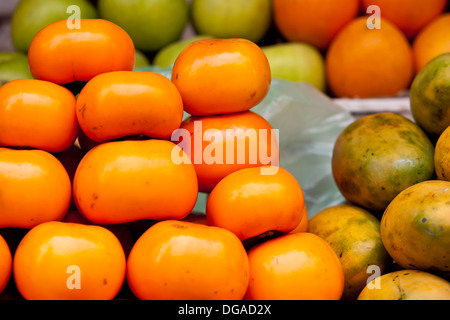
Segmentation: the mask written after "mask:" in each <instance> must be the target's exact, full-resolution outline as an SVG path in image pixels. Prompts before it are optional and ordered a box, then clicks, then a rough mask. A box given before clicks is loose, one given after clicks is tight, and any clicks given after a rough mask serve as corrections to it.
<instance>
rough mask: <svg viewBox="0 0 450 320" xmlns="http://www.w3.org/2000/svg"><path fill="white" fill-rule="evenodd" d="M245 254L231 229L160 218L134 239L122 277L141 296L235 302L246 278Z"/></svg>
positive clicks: (242, 289) (242, 294) (156, 298)
mask: <svg viewBox="0 0 450 320" xmlns="http://www.w3.org/2000/svg"><path fill="white" fill-rule="evenodd" d="M248 268H249V266H248V258H247V253H246V251H245V249H244V246H243V245H242V243H241V241H239V239H238V238H237V237H236V236H235V235H234V234H233V233H231V232H230V231H228V230H225V229H222V228H216V227H209V226H205V225H202V224H195V223H190V222H184V221H174V220H168V221H162V222H158V223H156V224H155V225H153V226H152V227H150V228H149V229H148V230H147V231H146V232H144V234H143V235H142V236H141V237H140V238H139V239H138V240H137V241H136V243H135V245H134V246H133V249H132V250H131V252H130V255H129V257H128V262H127V281H128V284H129V286H130V289H131V290H132V292H133V293H134V294H135V295H136V296H137V297H138V298H139V299H142V300H238V299H242V298H243V297H244V294H245V291H246V289H247V285H248V281H249V272H248V271H249V270H248Z"/></svg>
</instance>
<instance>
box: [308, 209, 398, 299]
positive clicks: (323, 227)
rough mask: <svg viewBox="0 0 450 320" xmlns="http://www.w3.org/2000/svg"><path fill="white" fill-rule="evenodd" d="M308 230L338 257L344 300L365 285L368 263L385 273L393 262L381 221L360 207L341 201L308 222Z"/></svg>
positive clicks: (367, 276) (355, 294)
mask: <svg viewBox="0 0 450 320" xmlns="http://www.w3.org/2000/svg"><path fill="white" fill-rule="evenodd" d="M308 232H310V233H314V234H316V235H318V236H319V237H321V238H322V239H323V240H325V241H326V242H327V243H328V244H329V245H330V246H331V247H332V248H333V250H334V252H335V253H336V255H337V256H338V257H339V261H340V262H341V265H342V268H343V270H344V279H345V288H344V293H343V294H342V298H343V299H345V300H355V299H356V298H357V297H358V295H359V293H360V292H361V290H362V289H363V288H364V287H365V286H366V284H367V279H368V278H369V276H370V275H371V274H370V272H368V267H369V266H377V267H378V268H379V271H380V273H381V274H384V273H385V272H386V270H388V267H389V266H390V263H391V261H392V259H391V258H390V256H389V254H388V253H387V251H386V249H385V248H384V246H383V242H382V240H381V235H380V221H379V220H378V219H377V218H376V217H375V216H374V215H372V214H371V213H370V212H368V211H367V210H365V209H363V208H360V207H358V206H354V205H349V204H342V205H337V206H332V207H329V208H326V209H324V210H322V211H320V212H319V213H317V214H316V215H315V216H314V217H312V218H311V220H310V221H309V226H308Z"/></svg>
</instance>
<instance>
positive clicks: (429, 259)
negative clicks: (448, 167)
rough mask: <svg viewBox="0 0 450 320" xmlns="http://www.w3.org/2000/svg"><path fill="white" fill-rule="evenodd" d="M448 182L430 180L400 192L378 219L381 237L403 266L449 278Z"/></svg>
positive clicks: (449, 187)
mask: <svg viewBox="0 0 450 320" xmlns="http://www.w3.org/2000/svg"><path fill="white" fill-rule="evenodd" d="M449 199H450V182H448V181H439V180H430V181H424V182H421V183H418V184H415V185H413V186H411V187H409V188H408V189H406V190H404V191H403V192H401V193H400V194H399V195H398V196H397V197H395V199H394V200H392V202H391V203H390V204H389V206H388V207H387V208H386V210H385V212H384V214H383V217H382V219H381V238H382V240H383V243H384V246H385V247H386V250H387V251H388V252H389V254H390V256H391V257H392V258H393V259H394V260H395V261H396V263H398V264H399V265H400V266H402V267H403V268H407V269H420V270H422V271H428V272H432V273H436V274H439V275H441V276H443V277H445V278H447V279H450V256H449V254H448V252H449V250H448V248H449V247H450V217H449V215H448V208H449V204H450V200H449Z"/></svg>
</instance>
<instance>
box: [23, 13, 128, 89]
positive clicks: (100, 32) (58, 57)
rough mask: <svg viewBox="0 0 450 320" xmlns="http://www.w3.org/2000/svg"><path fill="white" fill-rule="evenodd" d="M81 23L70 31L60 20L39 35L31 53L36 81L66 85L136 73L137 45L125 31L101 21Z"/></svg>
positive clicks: (65, 22) (90, 20)
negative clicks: (112, 74) (109, 74)
mask: <svg viewBox="0 0 450 320" xmlns="http://www.w3.org/2000/svg"><path fill="white" fill-rule="evenodd" d="M80 24H81V28H80V29H69V28H68V26H67V21H66V20H61V21H58V22H54V23H52V24H50V25H48V26H46V27H45V28H43V29H42V30H41V31H39V32H38V34H37V35H36V36H35V37H34V38H33V41H32V42H31V45H30V48H29V50H28V61H29V64H30V70H31V73H32V75H33V77H34V78H36V79H40V80H47V81H50V82H53V83H56V84H66V83H70V82H74V81H84V82H87V81H89V80H91V79H92V78H93V77H95V76H96V75H98V74H100V73H105V72H111V71H131V70H133V68H134V61H135V49H134V44H133V41H132V40H131V38H130V37H129V36H128V34H127V33H126V32H125V31H124V30H123V29H122V28H120V27H119V26H117V25H115V24H113V23H112V22H109V21H106V20H102V19H80Z"/></svg>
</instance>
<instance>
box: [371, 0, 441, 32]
mask: <svg viewBox="0 0 450 320" xmlns="http://www.w3.org/2000/svg"><path fill="white" fill-rule="evenodd" d="M362 3H363V5H364V7H365V8H367V7H369V6H371V5H377V6H379V7H380V9H381V17H382V19H386V20H388V21H390V22H392V23H393V24H395V25H396V26H397V27H398V28H399V29H400V30H402V31H403V32H404V33H405V35H406V36H407V37H408V38H413V37H414V36H416V35H417V33H418V32H419V31H420V30H421V29H422V28H423V27H425V26H426V25H427V24H428V23H429V22H431V21H432V20H433V19H435V18H437V17H438V16H439V15H440V14H441V13H442V12H443V11H444V10H445V8H446V5H447V0H428V1H422V0H362Z"/></svg>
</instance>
